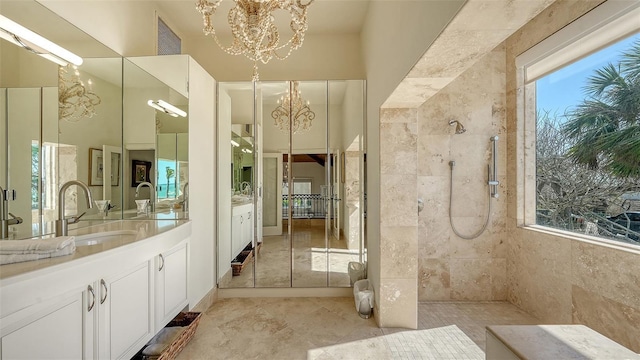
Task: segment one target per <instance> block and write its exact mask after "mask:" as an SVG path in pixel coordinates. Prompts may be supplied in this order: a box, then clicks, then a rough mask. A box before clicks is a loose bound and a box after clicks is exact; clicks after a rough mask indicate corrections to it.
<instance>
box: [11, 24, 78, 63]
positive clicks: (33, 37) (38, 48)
mask: <svg viewBox="0 0 640 360" xmlns="http://www.w3.org/2000/svg"><path fill="white" fill-rule="evenodd" d="M0 38H3V39H5V40H7V41H9V42H11V43H13V44H16V45H18V46H20V47H23V48H25V49H26V50H29V51H31V52H32V53H34V54H37V55H40V56H42V57H43V58H45V59H48V60H50V61H53V62H54V63H56V64H58V65H60V66H67V65H69V64H70V63H71V64H73V65H75V66H80V65H82V58H81V57H80V56H78V55H76V54H74V53H72V52H71V51H69V50H67V49H65V48H63V47H61V46H59V45H57V44H55V43H53V42H51V41H49V40H47V39H45V38H43V37H42V36H40V35H38V34H36V33H34V32H33V31H31V30H29V29H27V28H25V27H24V26H22V25H20V24H18V23H16V22H14V21H12V20H10V19H8V18H6V17H4V16H2V15H0Z"/></svg>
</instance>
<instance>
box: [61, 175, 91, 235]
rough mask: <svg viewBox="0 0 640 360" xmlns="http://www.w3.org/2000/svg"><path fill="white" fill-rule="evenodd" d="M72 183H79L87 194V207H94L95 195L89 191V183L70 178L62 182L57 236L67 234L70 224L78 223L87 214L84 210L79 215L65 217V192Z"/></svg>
mask: <svg viewBox="0 0 640 360" xmlns="http://www.w3.org/2000/svg"><path fill="white" fill-rule="evenodd" d="M72 185H77V186H78V187H79V188H80V189H82V190H83V191H84V194H85V195H86V196H87V207H88V208H89V209H91V208H93V197H92V196H91V191H89V187H88V186H87V184H85V183H83V182H82V181H80V180H69V181H67V182H66V183H64V184H62V186H61V187H60V191H58V220H56V236H66V235H67V234H68V230H69V227H68V226H69V224H75V223H77V222H78V221H79V220H80V218H81V217H82V216H83V215H84V214H86V212H83V213H82V214H80V215H78V216H72V217H70V218H68V219H66V218H65V217H64V206H65V205H64V194H65V192H66V191H67V189H68V188H69V187H71V186H72Z"/></svg>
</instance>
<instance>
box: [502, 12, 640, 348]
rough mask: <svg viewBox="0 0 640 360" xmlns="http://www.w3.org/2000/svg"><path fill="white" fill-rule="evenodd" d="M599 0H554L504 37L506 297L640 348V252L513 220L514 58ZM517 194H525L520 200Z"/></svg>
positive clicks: (517, 160)
mask: <svg viewBox="0 0 640 360" xmlns="http://www.w3.org/2000/svg"><path fill="white" fill-rule="evenodd" d="M602 2H603V1H602V0H594V1H589V0H580V1H576V0H572V1H569V0H563V1H558V2H556V3H555V4H553V5H552V6H550V7H549V8H548V9H546V10H545V11H544V12H542V13H541V14H540V15H539V16H537V17H536V18H534V19H533V20H532V21H531V22H529V23H528V24H527V25H525V26H524V27H523V28H522V29H521V30H519V31H518V32H516V33H515V34H514V35H513V36H511V37H510V38H509V39H508V40H507V41H506V52H507V114H508V115H507V118H508V121H507V128H508V138H509V139H508V140H509V144H508V149H509V154H508V159H507V161H508V174H509V176H508V186H509V199H508V223H507V224H508V234H509V236H508V241H507V243H508V257H507V258H508V265H507V267H508V279H507V282H508V289H509V293H508V300H509V301H510V302H512V303H514V304H515V305H517V306H519V307H521V308H522V309H524V310H525V311H527V312H529V313H530V314H532V315H534V316H536V317H537V318H538V319H540V320H541V321H542V322H545V323H564V324H566V323H576V324H584V325H587V326H589V327H590V328H592V329H594V330H596V331H598V332H600V333H602V334H604V335H606V336H608V337H610V338H612V339H613V340H615V341H617V342H619V343H621V344H622V345H625V346H627V347H629V348H630V349H632V350H633V351H635V352H640V251H630V250H624V249H618V248H614V247H608V246H604V245H600V244H595V243H589V242H585V241H580V240H577V239H574V238H571V237H565V236H558V235H555V234H551V233H545V232H542V231H535V230H531V229H525V228H519V227H517V223H518V219H519V218H520V219H521V216H519V215H518V206H519V205H518V204H519V202H518V197H522V195H521V194H522V191H519V189H520V188H519V187H521V186H522V185H521V184H520V183H519V182H518V178H517V175H518V168H521V167H522V166H523V165H526V164H523V160H522V159H523V158H522V154H521V152H519V147H518V146H517V145H518V141H517V139H518V132H517V130H518V129H517V116H516V115H517V114H518V113H523V112H524V109H523V108H522V107H521V106H520V104H519V103H518V102H517V101H516V98H517V96H519V94H521V92H522V89H518V87H517V86H518V85H517V78H516V71H515V66H514V60H515V57H516V56H517V55H519V54H521V53H522V52H524V51H525V50H527V49H528V48H530V47H531V46H533V45H535V44H536V43H538V42H539V41H541V40H543V39H544V38H546V37H548V36H549V35H551V34H553V33H554V32H555V31H557V30H559V29H561V28H562V27H563V26H565V25H566V24H568V23H570V22H571V21H573V20H574V19H576V18H578V17H579V16H581V15H582V14H584V13H586V12H587V11H589V10H590V9H592V8H593V7H595V6H597V5H598V4H600V3H602ZM520 200H521V201H524V200H522V199H520Z"/></svg>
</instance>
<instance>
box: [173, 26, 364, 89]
mask: <svg viewBox="0 0 640 360" xmlns="http://www.w3.org/2000/svg"><path fill="white" fill-rule="evenodd" d="M226 43H229V42H226ZM183 44H184V45H183V51H184V52H187V53H189V54H191V56H193V57H194V59H196V60H197V61H198V62H201V63H202V66H204V67H205V68H206V69H207V71H209V73H211V75H213V77H214V78H215V79H217V80H218V81H250V80H251V76H252V75H253V63H252V62H251V61H249V60H248V59H247V58H245V57H243V56H231V55H227V54H226V53H224V52H223V51H222V50H220V48H219V47H218V46H217V45H216V43H215V42H214V40H213V39H212V38H208V37H198V38H187V39H185V41H184V43H183ZM259 72H260V80H262V81H265V80H327V79H331V80H337V79H363V78H364V75H365V74H364V69H363V67H362V56H361V53H360V36H359V35H357V34H334V35H311V34H308V35H306V36H305V40H304V45H303V46H302V47H301V48H300V49H298V50H296V51H294V52H293V53H292V54H291V56H290V57H289V58H287V59H286V60H284V61H280V60H273V61H270V62H269V63H268V64H266V65H265V64H259Z"/></svg>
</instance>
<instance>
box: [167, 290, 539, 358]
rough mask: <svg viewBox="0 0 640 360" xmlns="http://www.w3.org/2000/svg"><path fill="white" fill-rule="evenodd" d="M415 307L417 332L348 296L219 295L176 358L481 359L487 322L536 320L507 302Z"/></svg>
mask: <svg viewBox="0 0 640 360" xmlns="http://www.w3.org/2000/svg"><path fill="white" fill-rule="evenodd" d="M418 312H419V325H418V326H419V329H418V330H407V329H387V328H382V329H381V328H378V327H377V326H376V323H375V320H374V319H373V318H371V319H362V318H360V317H359V316H358V314H357V313H356V310H355V305H354V302H353V299H352V298H235V299H222V300H220V301H218V302H216V303H215V304H214V305H213V306H212V307H211V308H209V310H207V311H206V312H205V313H204V314H203V317H202V319H201V321H200V325H199V327H198V330H197V332H196V335H195V336H194V338H193V339H192V341H191V342H190V343H189V344H188V345H187V347H185V349H184V350H183V351H182V352H181V353H180V355H179V356H178V360H186V359H240V360H245V359H269V360H271V359H282V360H287V359H309V360H325V359H368V360H373V359H438V360H440V359H456V360H458V359H484V346H485V333H484V328H485V326H487V325H492V324H536V323H537V321H536V320H535V319H534V318H532V317H531V316H529V315H528V314H527V313H525V312H524V311H522V310H520V309H518V308H517V307H515V306H513V305H511V304H509V303H505V302H428V303H420V304H419V306H418Z"/></svg>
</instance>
